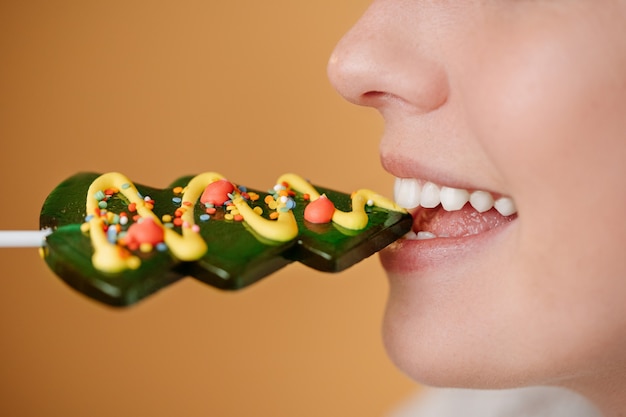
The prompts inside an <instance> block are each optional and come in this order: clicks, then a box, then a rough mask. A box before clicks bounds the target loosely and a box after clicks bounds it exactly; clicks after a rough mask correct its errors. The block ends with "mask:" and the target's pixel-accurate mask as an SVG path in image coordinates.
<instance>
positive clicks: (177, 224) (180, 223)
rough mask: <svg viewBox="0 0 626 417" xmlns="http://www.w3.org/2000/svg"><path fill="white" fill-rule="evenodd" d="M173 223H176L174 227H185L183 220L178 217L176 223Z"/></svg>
mask: <svg viewBox="0 0 626 417" xmlns="http://www.w3.org/2000/svg"><path fill="white" fill-rule="evenodd" d="M172 223H174V226H182V225H183V219H181V218H180V217H177V218H175V219H174V221H173V222H172Z"/></svg>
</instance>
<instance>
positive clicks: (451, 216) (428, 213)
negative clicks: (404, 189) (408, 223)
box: [413, 204, 516, 237]
mask: <svg viewBox="0 0 626 417" xmlns="http://www.w3.org/2000/svg"><path fill="white" fill-rule="evenodd" d="M515 217H516V215H515V214H514V215H512V216H507V217H505V216H503V215H501V214H500V213H498V211H497V210H496V209H491V210H489V211H486V212H484V213H479V212H477V211H476V210H474V209H473V208H472V206H470V205H469V204H466V205H465V206H464V207H463V208H462V209H461V210H457V211H445V210H444V209H443V208H442V207H441V206H438V207H436V208H433V209H425V208H420V209H419V210H418V212H417V213H415V215H414V218H415V221H414V223H413V231H414V232H416V233H417V232H430V233H432V234H434V235H435V236H437V237H463V236H469V235H476V234H479V233H483V232H486V231H488V230H491V229H493V228H496V227H498V226H500V225H502V224H505V223H508V222H510V221H511V220H513V219H514V218H515Z"/></svg>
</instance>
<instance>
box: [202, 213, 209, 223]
mask: <svg viewBox="0 0 626 417" xmlns="http://www.w3.org/2000/svg"><path fill="white" fill-rule="evenodd" d="M210 218H211V216H209V215H208V214H201V215H200V220H202V221H203V222H206V221H208V220H209V219H210Z"/></svg>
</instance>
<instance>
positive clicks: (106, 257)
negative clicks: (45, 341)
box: [86, 172, 405, 273]
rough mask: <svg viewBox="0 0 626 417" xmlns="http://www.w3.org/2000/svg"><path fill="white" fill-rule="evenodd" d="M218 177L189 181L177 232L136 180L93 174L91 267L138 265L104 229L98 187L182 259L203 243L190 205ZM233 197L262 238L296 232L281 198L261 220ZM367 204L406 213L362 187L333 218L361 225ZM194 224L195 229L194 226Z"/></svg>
mask: <svg viewBox="0 0 626 417" xmlns="http://www.w3.org/2000/svg"><path fill="white" fill-rule="evenodd" d="M223 179H224V177H223V176H222V175H220V174H217V173H215V172H205V173H202V174H199V175H197V176H195V177H193V178H192V179H191V180H190V181H189V183H188V184H187V186H186V187H185V188H184V189H183V193H182V196H181V207H184V208H185V210H183V212H182V214H181V220H182V224H183V227H182V234H179V233H177V232H175V231H174V230H172V229H169V228H167V227H164V226H163V224H162V223H161V220H160V219H159V218H158V217H157V216H156V215H155V214H154V212H153V211H152V207H151V206H150V205H148V204H147V203H146V201H145V200H144V199H143V198H142V197H141V196H140V194H139V192H138V190H137V188H136V187H135V185H134V184H133V183H132V182H131V181H130V180H129V179H128V178H127V177H126V176H124V175H122V174H120V173H117V172H110V173H107V174H103V175H101V176H99V177H98V178H96V179H95V180H94V181H93V182H92V183H91V185H90V186H89V189H88V191H87V201H86V209H87V214H88V216H90V218H89V220H88V230H89V233H90V236H91V242H92V245H93V248H94V254H93V257H92V262H93V265H94V267H95V268H96V269H98V270H101V271H103V272H107V273H117V272H121V271H123V270H126V269H136V268H138V267H139V266H140V265H141V261H140V259H139V258H138V257H136V256H133V255H132V254H131V253H130V252H129V251H128V250H126V249H125V248H123V247H122V246H120V245H118V244H117V243H113V242H110V241H109V240H108V239H107V235H106V232H105V231H104V220H103V218H102V216H100V215H99V213H100V207H99V200H98V198H97V197H96V194H97V193H98V192H102V191H103V190H107V189H113V190H115V192H119V193H121V194H123V195H124V196H125V197H126V199H127V200H128V202H129V204H131V203H134V204H135V206H136V209H137V213H138V214H139V216H141V217H142V218H152V219H153V220H154V223H155V224H157V225H158V226H159V227H161V228H162V230H163V240H164V242H165V243H166V245H167V246H168V248H169V250H170V252H171V253H172V255H173V256H174V257H176V258H177V259H179V260H181V261H195V260H198V259H200V258H201V257H202V256H204V254H205V253H206V251H207V245H206V242H205V241H204V239H203V238H202V235H201V234H200V233H198V231H197V229H194V226H195V221H194V206H195V205H196V203H197V201H198V200H199V199H200V197H201V195H202V193H203V191H204V190H205V188H206V187H207V186H208V185H210V184H212V183H213V182H216V181H219V180H223ZM277 182H278V183H279V184H282V183H286V184H288V186H289V188H291V189H292V190H294V191H297V192H299V193H301V194H308V195H309V198H310V200H311V201H315V200H317V199H318V198H319V197H320V194H319V192H318V191H317V190H316V189H315V187H313V185H311V184H310V183H309V182H308V181H307V180H305V179H304V178H302V177H301V176H299V175H296V174H284V175H282V176H281V177H279V179H278V181H277ZM232 197H233V199H232V202H233V204H234V205H235V207H236V208H237V210H238V211H239V213H240V214H241V215H242V217H243V220H244V221H245V222H246V223H247V224H248V226H250V228H252V229H253V230H254V231H255V232H256V233H258V234H259V235H261V236H262V237H264V238H266V239H269V240H272V241H277V242H288V241H290V240H292V239H295V238H296V237H297V236H298V223H297V221H296V218H295V216H294V214H293V211H292V210H290V209H289V210H288V209H287V207H286V206H285V202H284V201H282V200H281V199H280V198H278V199H277V200H276V203H277V207H276V210H277V218H276V219H275V220H272V219H266V218H265V217H263V216H262V215H261V214H260V213H257V212H256V211H255V210H253V209H252V208H251V207H250V206H249V205H248V203H247V202H246V200H245V199H244V198H243V196H242V195H241V193H240V192H239V191H238V190H235V192H234V193H233V196H232ZM368 204H373V205H375V206H377V207H381V208H385V209H388V210H393V211H398V212H405V210H404V209H402V208H400V207H399V206H397V205H396V204H395V203H393V202H392V201H391V200H388V199H386V198H384V197H382V196H380V195H379V194H377V193H375V192H373V191H371V190H367V189H363V190H359V191H356V192H355V193H353V194H352V211H350V212H344V211H341V210H335V212H334V214H333V217H332V221H333V222H335V223H337V224H338V225H340V226H342V227H344V228H346V229H350V230H361V229H364V228H365V227H366V226H367V223H368V215H367V213H366V211H365V206H366V205H368ZM195 227H196V228H197V226H195Z"/></svg>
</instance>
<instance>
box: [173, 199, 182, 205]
mask: <svg viewBox="0 0 626 417" xmlns="http://www.w3.org/2000/svg"><path fill="white" fill-rule="evenodd" d="M172 201H173V202H174V203H176V204H180V203H181V202H182V201H183V199H182V198H180V197H173V198H172Z"/></svg>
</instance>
